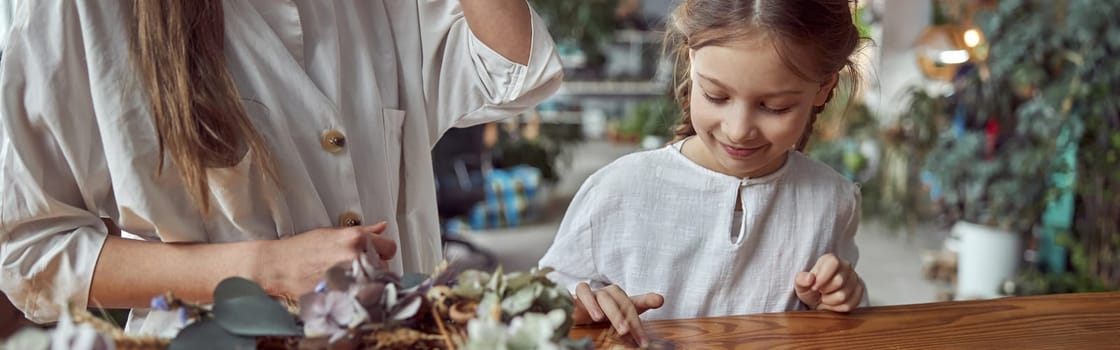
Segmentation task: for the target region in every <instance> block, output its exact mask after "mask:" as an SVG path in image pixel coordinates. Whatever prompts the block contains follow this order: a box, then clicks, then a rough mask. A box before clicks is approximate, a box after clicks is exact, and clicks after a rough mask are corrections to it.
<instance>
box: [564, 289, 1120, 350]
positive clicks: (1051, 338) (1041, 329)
mask: <svg viewBox="0 0 1120 350" xmlns="http://www.w3.org/2000/svg"><path fill="white" fill-rule="evenodd" d="M643 326H644V328H645V329H646V333H647V334H648V335H649V336H650V337H651V339H653V340H654V344H653V346H651V348H652V349H748V348H750V349H754V348H766V349H774V348H779V349H780V348H790V349H806V348H825V349H836V348H855V349H945V348H951V349H1038V348H1044V349H1055V348H1058V349H1120V292H1109V293H1084V294H1058V295H1045V296H1034V297H1018V298H1003V299H994V300H983V301H959V302H943V303H931V304H917V305H901V306H883V307H870V308H865V309H860V310H857V311H855V312H852V313H851V314H847V315H845V314H837V313H831V312H824V311H797V312H786V313H775V314H758V315H743V316H726V317H712V318H697V319H685V320H658V321H648V322H645V323H644V324H643ZM571 337H572V338H577V339H578V338H583V337H591V338H592V339H595V347H596V349H610V348H612V347H615V346H619V345H623V344H627V341H624V340H622V339H620V338H619V337H618V335H617V333H614V332H613V331H612V330H611V329H610V328H607V327H606V326H605V325H602V326H593V327H577V328H574V329H572V332H571Z"/></svg>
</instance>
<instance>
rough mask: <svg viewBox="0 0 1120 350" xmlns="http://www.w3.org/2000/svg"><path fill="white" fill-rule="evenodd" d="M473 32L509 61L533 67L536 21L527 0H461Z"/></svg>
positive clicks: (464, 13)
mask: <svg viewBox="0 0 1120 350" xmlns="http://www.w3.org/2000/svg"><path fill="white" fill-rule="evenodd" d="M460 4H461V5H462V7H463V15H464V16H465V17H466V18H467V25H468V26H470V28H471V32H473V33H474V35H475V36H476V37H478V39H479V40H481V41H482V42H483V43H484V44H486V46H488V47H490V48H491V49H494V51H497V52H498V53H499V54H501V55H502V56H504V57H506V58H507V59H509V60H511V61H514V62H517V63H520V64H529V52H530V48H531V47H532V46H533V21H532V17H531V16H530V14H529V4H528V3H526V2H525V0H461V1H460Z"/></svg>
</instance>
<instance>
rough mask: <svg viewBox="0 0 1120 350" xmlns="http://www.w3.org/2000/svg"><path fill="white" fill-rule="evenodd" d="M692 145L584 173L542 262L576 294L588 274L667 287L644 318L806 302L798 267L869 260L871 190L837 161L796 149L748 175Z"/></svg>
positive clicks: (628, 285)
mask: <svg viewBox="0 0 1120 350" xmlns="http://www.w3.org/2000/svg"><path fill="white" fill-rule="evenodd" d="M680 145H681V143H677V144H675V145H674V146H669V147H664V148H661V149H657V150H652V151H645V152H639V153H634V154H630V155H627V156H624V157H622V158H620V159H618V160H616V161H614V162H612V163H611V164H609V165H607V166H606V167H604V168H602V169H600V170H599V171H598V172H596V173H595V174H593V175H592V176H591V177H590V178H588V179H587V181H586V182H584V184H583V185H582V187H581V188H580V190H579V191H578V193H577V194H576V196H575V198H574V199H573V201H572V203H571V205H570V207H569V209H568V212H567V213H566V215H565V217H564V220H563V222H562V223H561V224H560V230H559V232H558V233H557V235H556V239H555V242H554V243H553V245H552V247H551V248H549V250H548V252H547V253H545V256H544V257H543V258H542V259H541V261H540V266H542V267H543V266H550V267H553V268H555V269H556V271H555V272H553V273H552V274H550V275H549V277H550V278H553V279H554V280H557V281H558V283H560V284H561V285H563V286H565V287H568V289H569V290H571V291H572V292H573V293H574V290H575V286H576V285H577V284H578V283H579V282H589V283H590V284H591V286H592V287H593V288H595V287H601V286H605V285H609V284H617V285H618V286H619V287H622V289H624V290H625V291H626V292H627V293H628V294H630V295H637V294H644V293H651V292H653V293H659V294H661V295H663V296H664V297H665V305H664V306H662V307H661V308H660V309H655V310H650V311H648V312H647V313H646V314H644V315H642V317H643V318H644V319H675V318H692V317H707V316H722V315H736V314H751V313H764V312H782V311H790V310H796V309H803V308H805V305H804V304H802V303H801V302H800V301H799V300H798V299H797V296H796V295H795V294H794V277H795V276H796V274H797V272H799V271H808V270H809V269H810V268H812V267H813V265H814V264H815V263H816V261H817V258H819V257H820V256H822V255H824V254H826V253H833V254H836V256H837V257H839V258H841V259H844V260H847V261H850V262H852V263H853V264H854V263H855V262H856V261H857V260H859V251H858V250H857V248H856V245H855V240H854V238H855V233H856V228H857V227H858V225H859V212H860V211H859V188H858V187H857V186H856V185H855V184H853V183H852V182H850V181H848V180H847V179H846V178H844V177H843V176H841V175H839V174H838V173H836V172H835V171H833V170H832V169H831V168H829V167H828V166H826V165H824V164H822V163H819V162H817V161H815V160H812V159H810V158H808V157H806V156H804V155H803V154H801V153H799V152H794V151H791V152H789V155H788V156H787V158H786V162H785V164H784V165H783V166H782V167H781V168H780V169H779V170H778V171H776V172H774V173H772V174H770V175H767V176H764V177H760V178H750V179H740V178H735V177H731V176H728V175H724V174H721V173H718V172H715V171H712V170H709V169H707V168H704V167H702V166H700V165H698V164H696V163H694V162H693V161H691V160H689V159H688V158H686V157H685V156H684V155H683V154H681V153H680V151H679V150H678V148H677V147H679V146H680ZM740 191H742V196H741V201H739V202H737V201H736V197H737V195H738V193H739V192H740ZM737 205H741V206H742V221H741V222H740V223H738V225H737V224H736V223H734V222H732V221H733V217H735V210H736V209H735V207H736V206H737ZM736 226H739V229H740V231H739V232H738V234H733V233H732V232H731V230H732V229H733V228H734V227H736ZM866 300H867V299H866V294H865V297H864V299H863V304H864V305H866V304H867V302H866Z"/></svg>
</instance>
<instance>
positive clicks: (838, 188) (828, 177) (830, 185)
mask: <svg viewBox="0 0 1120 350" xmlns="http://www.w3.org/2000/svg"><path fill="white" fill-rule="evenodd" d="M789 162H790V169H789V170H788V171H787V172H786V179H785V180H786V181H788V182H790V183H792V184H795V185H797V186H807V187H811V188H813V189H814V190H824V191H834V192H835V194H836V195H837V196H838V197H845V198H847V197H851V196H853V195H857V196H858V195H859V185H857V184H856V183H854V182H852V180H849V179H848V178H847V177H845V176H844V175H841V174H840V173H839V172H837V171H836V170H835V169H833V168H832V167H830V166H828V165H827V164H825V163H822V162H820V161H818V160H816V159H813V158H809V156H806V155H805V154H803V153H801V152H790V157H789Z"/></svg>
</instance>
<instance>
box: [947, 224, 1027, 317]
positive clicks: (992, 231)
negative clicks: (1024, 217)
mask: <svg viewBox="0 0 1120 350" xmlns="http://www.w3.org/2000/svg"><path fill="white" fill-rule="evenodd" d="M953 235H955V236H957V237H958V238H959V239H960V246H959V247H958V252H957V254H958V256H957V292H956V299H957V300H968V299H989V298H996V297H999V296H1000V293H999V288H1000V285H1002V284H1003V282H1004V281H1006V280H1007V279H1010V278H1012V277H1014V276H1015V271H1016V270H1018V269H1019V262H1020V261H1021V260H1022V253H1023V247H1022V238H1021V237H1020V236H1019V234H1018V233H1015V232H1011V231H1006V230H1001V229H998V228H995V227H990V226H985V225H977V224H974V223H970V222H965V221H958V222H957V223H956V225H954V226H953Z"/></svg>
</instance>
